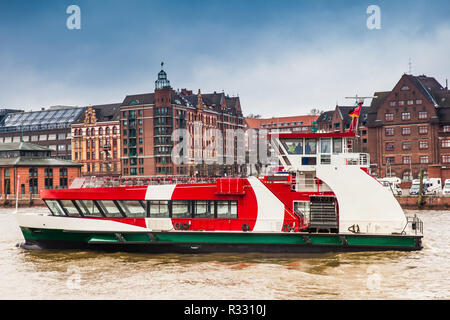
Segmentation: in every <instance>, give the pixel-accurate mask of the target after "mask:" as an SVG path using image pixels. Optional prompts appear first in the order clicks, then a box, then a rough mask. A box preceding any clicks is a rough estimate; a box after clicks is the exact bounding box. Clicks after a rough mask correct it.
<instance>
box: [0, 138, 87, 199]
mask: <svg viewBox="0 0 450 320" xmlns="http://www.w3.org/2000/svg"><path fill="white" fill-rule="evenodd" d="M51 153H52V150H51V149H49V148H47V147H43V146H39V145H35V144H31V143H27V142H12V143H2V144H0V195H2V197H3V198H4V197H5V196H7V195H11V194H16V193H17V187H19V188H18V192H19V194H20V195H21V196H29V195H30V194H33V195H37V194H39V191H40V190H42V189H54V188H67V187H69V186H70V184H71V183H72V181H73V180H74V179H75V178H77V177H79V176H80V167H81V164H79V163H75V162H71V161H68V160H62V159H56V158H53V157H52V156H51ZM17 184H19V185H17Z"/></svg>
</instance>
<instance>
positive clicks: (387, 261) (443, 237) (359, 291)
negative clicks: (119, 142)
mask: <svg viewBox="0 0 450 320" xmlns="http://www.w3.org/2000/svg"><path fill="white" fill-rule="evenodd" d="M21 210H24V211H36V210H38V211H40V210H45V209H44V208H25V209H21ZM408 213H417V215H418V216H419V217H420V218H421V219H422V220H423V221H424V233H425V238H424V249H423V250H422V251H418V252H394V251H392V252H391V251H390V252H378V253H376V252H365V253H329V254H316V255H311V254H309V255H305V254H303V255H301V254H296V255H286V254H283V255H281V254H280V255H268V254H200V255H190V254H184V255H178V254H157V255H152V254H131V253H104V252H91V251H78V250H73V251H45V250H41V251H27V250H25V249H21V248H17V247H16V244H17V243H18V242H22V241H23V238H22V234H21V233H20V230H19V228H18V226H17V224H16V222H15V219H14V209H0V270H1V272H0V299H57V300H59V299H82V300H85V299H86V300H87V299H89V300H91V299H137V300H141V299H170V300H173V299H176V300H177V299H186V300H191V299H198V300H208V299H215V300H221V299H230V300H235V299H244V300H247V299H256V300H266V299H273V300H291V299H292V300H294V299H295V300H301V299H449V298H450V278H449V274H448V270H449V268H450V250H449V249H450V248H449V244H450V233H449V225H450V211H408Z"/></svg>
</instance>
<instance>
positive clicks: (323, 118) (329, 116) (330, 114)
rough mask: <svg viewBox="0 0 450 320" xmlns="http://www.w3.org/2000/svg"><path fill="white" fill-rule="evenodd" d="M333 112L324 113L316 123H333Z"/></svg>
mask: <svg viewBox="0 0 450 320" xmlns="http://www.w3.org/2000/svg"><path fill="white" fill-rule="evenodd" d="M333 115H334V110H329V111H324V112H322V113H321V114H320V116H319V118H317V122H322V123H325V122H332V121H333Z"/></svg>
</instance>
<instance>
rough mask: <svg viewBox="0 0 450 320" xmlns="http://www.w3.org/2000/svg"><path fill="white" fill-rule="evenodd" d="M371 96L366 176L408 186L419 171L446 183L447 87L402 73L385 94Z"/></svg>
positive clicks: (449, 161) (449, 152)
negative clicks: (389, 178)
mask: <svg viewBox="0 0 450 320" xmlns="http://www.w3.org/2000/svg"><path fill="white" fill-rule="evenodd" d="M374 96H377V98H376V99H373V100H372V104H371V106H370V109H369V110H370V111H369V113H368V118H367V127H368V133H369V138H368V146H369V153H370V155H371V163H372V165H371V171H372V174H374V175H375V176H380V177H384V176H397V177H400V178H401V179H402V180H403V182H410V181H411V180H412V179H417V178H418V176H419V171H420V170H424V173H425V176H427V175H428V176H430V177H441V178H442V179H446V178H450V92H449V90H448V87H445V88H444V87H443V86H442V85H441V84H440V83H439V82H438V81H436V79H435V78H433V77H427V76H425V75H422V76H413V75H409V74H404V75H403V76H402V77H401V78H400V80H399V81H398V83H397V84H396V85H395V86H394V88H393V89H392V90H391V91H384V92H376V93H375V94H374ZM430 169H431V170H430ZM406 185H407V184H406Z"/></svg>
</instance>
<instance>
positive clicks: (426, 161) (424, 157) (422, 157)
mask: <svg viewBox="0 0 450 320" xmlns="http://www.w3.org/2000/svg"><path fill="white" fill-rule="evenodd" d="M420 163H428V156H420Z"/></svg>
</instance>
